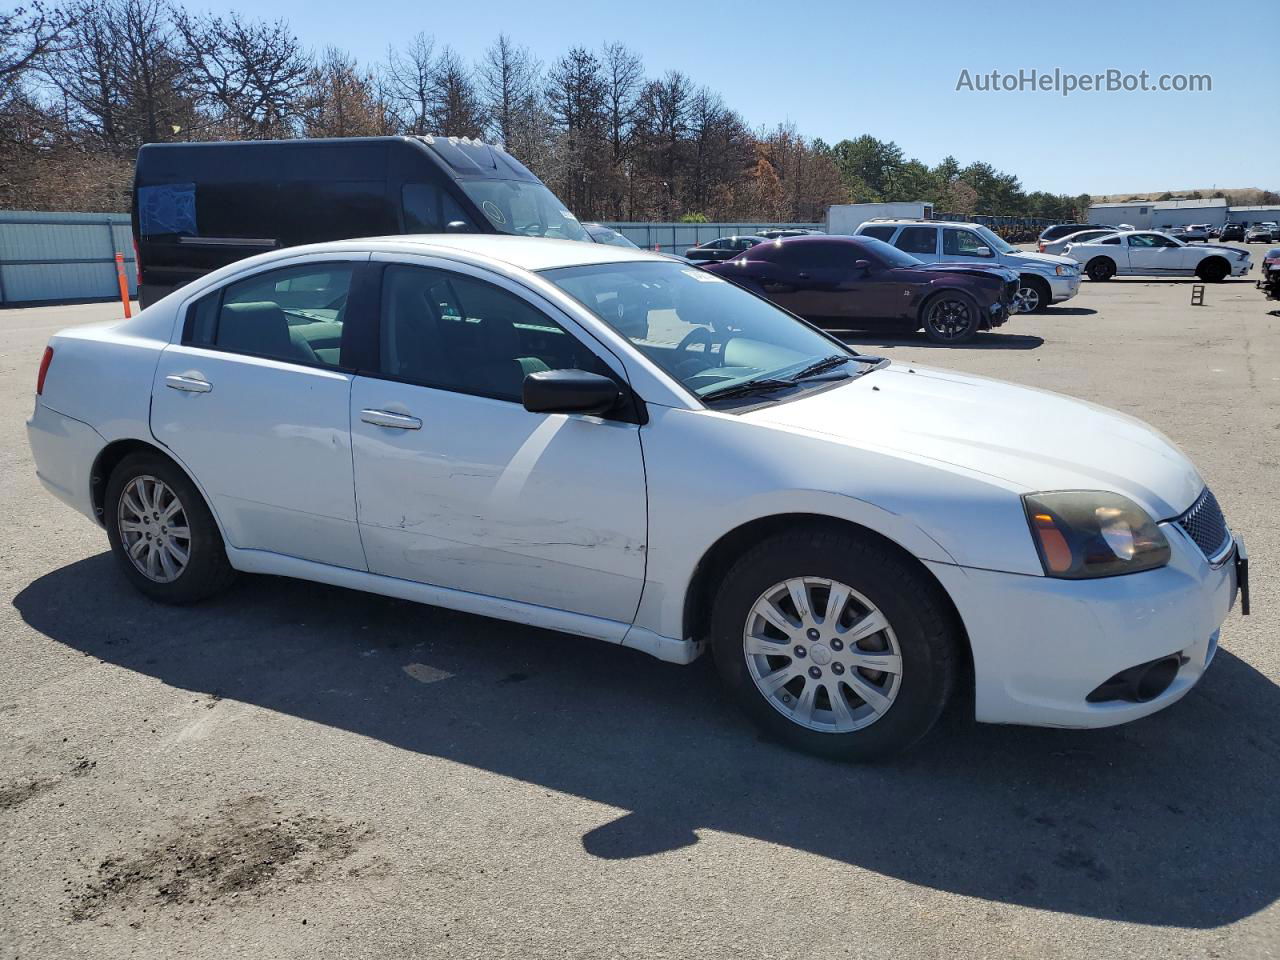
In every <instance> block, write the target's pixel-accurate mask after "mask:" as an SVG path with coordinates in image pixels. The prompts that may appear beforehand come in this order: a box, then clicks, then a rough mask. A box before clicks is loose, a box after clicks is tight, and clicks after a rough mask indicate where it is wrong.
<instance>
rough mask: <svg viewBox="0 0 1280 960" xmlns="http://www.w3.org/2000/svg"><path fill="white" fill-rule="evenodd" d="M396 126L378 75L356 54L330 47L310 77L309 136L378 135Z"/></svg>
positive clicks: (307, 111) (307, 105) (307, 118)
mask: <svg viewBox="0 0 1280 960" xmlns="http://www.w3.org/2000/svg"><path fill="white" fill-rule="evenodd" d="M395 126H396V123H395V120H394V118H393V117H392V115H391V110H390V108H389V105H388V104H387V102H386V101H385V100H384V99H383V97H382V91H381V89H380V88H379V85H378V82H377V80H376V78H375V77H374V76H373V75H372V74H370V73H368V72H361V70H360V69H359V67H358V65H357V64H356V61H355V58H353V57H352V56H351V55H350V54H348V53H346V52H344V51H342V50H340V49H338V48H337V47H328V48H327V49H326V50H325V51H324V53H323V54H322V55H321V57H320V59H319V61H318V62H317V63H316V65H315V66H314V67H312V69H311V75H310V77H309V78H308V91H307V97H306V116H305V119H304V132H305V133H306V135H307V136H309V137H375V136H382V135H385V134H388V133H391V132H392V131H393V130H394V128H395Z"/></svg>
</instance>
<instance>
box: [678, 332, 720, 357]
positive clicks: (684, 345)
mask: <svg viewBox="0 0 1280 960" xmlns="http://www.w3.org/2000/svg"><path fill="white" fill-rule="evenodd" d="M695 343H704V344H706V350H704V351H703V352H704V353H705V354H706V355H707V359H708V360H710V359H711V350H712V348H713V347H715V344H716V338H715V335H714V334H713V333H712V332H711V331H710V330H708V329H707V328H706V327H694V328H693V329H692V330H690V331H689V332H688V333H686V334H685V335H684V339H683V340H681V341H680V343H679V345H678V346H677V347H676V349H677V350H678V351H680V352H681V353H688V352H689V348H690V347H692V346H693V345H694V344H695Z"/></svg>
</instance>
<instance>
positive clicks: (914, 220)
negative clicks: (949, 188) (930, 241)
mask: <svg viewBox="0 0 1280 960" xmlns="http://www.w3.org/2000/svg"><path fill="white" fill-rule="evenodd" d="M868 223H873V224H875V225H876V226H882V227H894V226H899V225H902V224H905V225H909V226H916V225H919V226H924V227H980V226H982V224H980V223H971V222H969V221H967V220H925V219H924V218H923V217H873V218H872V219H870V220H868V221H866V222H865V223H863V224H862V227H865V226H866V225H867V224H868ZM862 227H859V228H858V229H859V230H861V229H862Z"/></svg>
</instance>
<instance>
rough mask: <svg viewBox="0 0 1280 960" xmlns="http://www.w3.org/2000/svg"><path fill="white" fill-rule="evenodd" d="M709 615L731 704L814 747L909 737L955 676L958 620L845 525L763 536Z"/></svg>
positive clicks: (830, 749)
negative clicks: (763, 538) (838, 527)
mask: <svg viewBox="0 0 1280 960" xmlns="http://www.w3.org/2000/svg"><path fill="white" fill-rule="evenodd" d="M797 584H798V585H799V586H797ZM845 591H847V593H846V592H845ZM797 595H798V596H800V598H801V602H799V603H797V602H796V601H795V599H794V598H795V597H796V596H797ZM833 595H834V597H835V598H836V599H835V600H834V602H833V599H832V598H833ZM841 597H843V598H844V599H843V600H841V599H840V598H841ZM802 605H803V606H806V607H807V608H808V609H807V610H801V606H802ZM829 606H830V608H831V609H829ZM819 608H821V614H822V615H821V616H819V615H818V612H819ZM761 611H765V612H764V613H762V612H761ZM833 611H834V613H833ZM779 616H780V617H782V618H783V619H781V620H778V617H779ZM875 617H879V618H880V619H878V620H876V619H873V618H875ZM881 623H882V624H883V626H882V627H881V628H880V629H878V630H876V629H872V628H874V627H875V626H877V625H879V624H881ZM779 624H781V625H782V626H785V627H786V630H783V629H781V628H780V627H779ZM711 626H712V649H713V651H714V655H715V662H716V667H717V670H718V671H719V673H720V677H721V679H722V680H723V682H724V684H725V686H726V687H727V688H728V691H729V693H730V694H731V695H732V697H733V699H734V700H735V701H736V702H737V704H738V706H739V708H740V709H742V711H743V712H744V713H746V715H747V716H748V717H749V718H751V720H752V721H753V722H754V723H755V724H756V725H757V726H759V727H760V728H761V729H762V730H763V731H765V732H766V733H767V734H768V735H770V736H771V737H773V738H775V739H777V740H780V741H782V742H783V743H785V744H787V745H788V746H791V747H794V748H796V749H799V750H804V751H806V752H808V753H813V754H818V755H819V756H824V757H831V758H836V759H845V760H868V759H872V758H875V757H880V756H885V755H887V754H891V753H897V752H899V751H901V750H904V749H906V748H907V747H909V746H911V745H912V744H913V743H915V742H916V741H917V740H919V739H920V738H921V737H923V736H924V735H925V734H926V733H928V732H929V730H930V729H932V727H933V726H934V724H935V723H936V722H937V720H938V717H939V716H940V715H941V714H942V712H943V709H944V708H945V707H946V705H947V702H948V700H949V699H950V697H951V694H952V690H953V689H954V687H955V682H956V674H957V669H958V668H957V662H958V657H957V650H958V649H959V643H960V636H959V628H958V625H957V624H956V622H955V617H954V614H953V613H952V612H951V610H950V606H949V604H948V603H947V601H946V597H945V595H944V594H943V593H942V590H941V588H940V587H939V586H938V585H937V584H936V583H935V582H933V581H932V580H931V579H930V578H929V577H928V576H927V575H925V574H924V573H922V572H921V571H920V570H919V569H918V568H917V567H915V566H914V565H913V564H911V563H910V562H909V561H908V560H906V559H905V558H903V557H902V556H901V555H900V554H899V553H898V552H897V551H895V550H893V549H892V548H890V547H888V546H886V545H885V544H883V543H880V542H879V541H877V540H875V539H873V538H870V537H862V536H858V535H856V534H855V533H852V532H847V531H843V530H835V529H824V528H822V527H821V526H817V525H813V526H809V527H807V528H801V529H798V530H796V531H795V532H792V533H784V534H780V535H777V536H774V537H770V538H769V539H767V540H765V541H763V542H761V543H760V544H758V545H757V546H756V547H755V548H753V549H752V550H750V551H748V552H747V553H746V554H745V555H744V556H743V557H742V558H741V559H739V560H738V562H737V563H735V564H734V565H733V567H732V568H731V569H730V570H729V573H728V574H727V575H726V576H725V578H724V581H723V583H722V584H721V586H720V591H719V593H718V594H717V596H716V599H715V605H714V608H713V610H712V620H711ZM860 632H861V635H859V634H860ZM766 643H767V644H768V645H767V646H765V644H766ZM775 646H776V649H777V652H776V653H774V647H775ZM875 665H880V666H883V667H884V669H883V670H881V669H876V667H875ZM895 670H896V671H897V672H896V673H895V672H894V671H895ZM783 671H786V672H785V673H784V672H783ZM837 698H838V699H837Z"/></svg>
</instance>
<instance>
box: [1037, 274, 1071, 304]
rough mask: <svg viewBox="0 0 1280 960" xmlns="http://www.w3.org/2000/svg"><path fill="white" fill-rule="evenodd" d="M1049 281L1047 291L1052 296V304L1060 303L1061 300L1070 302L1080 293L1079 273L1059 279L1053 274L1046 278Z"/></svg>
mask: <svg viewBox="0 0 1280 960" xmlns="http://www.w3.org/2000/svg"><path fill="white" fill-rule="evenodd" d="M1045 279H1046V280H1048V281H1049V290H1050V291H1051V292H1052V294H1053V302H1054V303H1061V302H1062V301H1063V300H1070V299H1071V298H1072V297H1074V296H1075V295H1076V294H1077V293H1079V292H1080V274H1079V272H1076V273H1073V274H1070V275H1068V276H1065V277H1060V276H1058V275H1057V274H1054V275H1053V276H1051V277H1046V278H1045Z"/></svg>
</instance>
